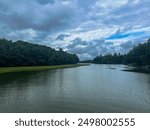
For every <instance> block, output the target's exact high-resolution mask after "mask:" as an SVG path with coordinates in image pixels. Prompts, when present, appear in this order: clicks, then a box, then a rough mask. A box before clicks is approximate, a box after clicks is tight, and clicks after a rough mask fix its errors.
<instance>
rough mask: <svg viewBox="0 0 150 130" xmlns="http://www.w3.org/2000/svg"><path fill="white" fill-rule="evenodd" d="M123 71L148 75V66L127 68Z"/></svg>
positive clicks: (149, 69) (149, 70)
mask: <svg viewBox="0 0 150 130" xmlns="http://www.w3.org/2000/svg"><path fill="white" fill-rule="evenodd" d="M123 71H130V72H138V73H148V74H149V73H150V66H129V67H127V69H125V70H123Z"/></svg>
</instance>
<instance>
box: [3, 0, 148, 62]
mask: <svg viewBox="0 0 150 130" xmlns="http://www.w3.org/2000/svg"><path fill="white" fill-rule="evenodd" d="M149 7H150V0H0V38H6V39H10V40H14V41H16V40H24V41H28V42H32V43H37V44H43V45H47V46H50V47H53V48H55V49H58V48H62V49H63V50H64V51H67V52H69V53H75V54H77V55H78V56H79V57H80V59H81V60H86V59H92V58H94V57H96V56H97V55H100V54H103V55H105V54H107V53H114V52H117V53H127V52H128V51H129V50H131V49H132V48H133V46H135V45H137V44H138V43H140V42H144V41H146V40H147V39H148V38H150V13H149V12H150V8H149Z"/></svg>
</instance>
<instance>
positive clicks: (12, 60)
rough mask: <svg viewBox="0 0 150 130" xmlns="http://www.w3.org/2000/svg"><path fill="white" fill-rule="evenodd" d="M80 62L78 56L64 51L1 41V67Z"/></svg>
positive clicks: (18, 42) (26, 43)
mask: <svg viewBox="0 0 150 130" xmlns="http://www.w3.org/2000/svg"><path fill="white" fill-rule="evenodd" d="M78 62H79V58H78V56H77V55H76V54H69V53H67V52H64V51H63V50H62V49H59V51H56V50H55V49H52V48H51V47H47V46H44V45H38V44H32V43H28V42H24V41H16V42H13V41H10V40H6V39H0V66H48V65H62V64H76V63H78Z"/></svg>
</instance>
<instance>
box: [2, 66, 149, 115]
mask: <svg viewBox="0 0 150 130" xmlns="http://www.w3.org/2000/svg"><path fill="white" fill-rule="evenodd" d="M125 67H126V66H124V65H95V64H91V65H89V66H80V67H76V68H67V69H57V70H49V71H41V72H20V73H12V74H3V75H0V112H17V113H18V112H41V113H45V112H47V113H53V112H56V113H59V112H84V113H86V112H94V113H95V112H105V113H107V112H150V75H149V74H143V73H135V72H127V71H122V70H123V69H125Z"/></svg>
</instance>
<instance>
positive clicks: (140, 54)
mask: <svg viewBox="0 0 150 130" xmlns="http://www.w3.org/2000/svg"><path fill="white" fill-rule="evenodd" d="M93 63H96V64H132V65H139V66H145V65H150V39H149V40H148V41H147V42H145V43H143V44H139V45H138V46H136V47H134V48H133V49H132V50H130V51H129V52H128V53H127V54H125V55H121V54H117V53H115V54H113V55H112V54H107V55H104V56H102V55H100V56H97V57H95V58H94V59H93Z"/></svg>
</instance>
